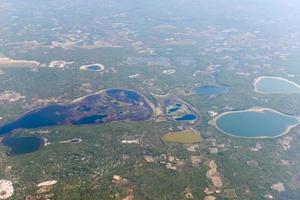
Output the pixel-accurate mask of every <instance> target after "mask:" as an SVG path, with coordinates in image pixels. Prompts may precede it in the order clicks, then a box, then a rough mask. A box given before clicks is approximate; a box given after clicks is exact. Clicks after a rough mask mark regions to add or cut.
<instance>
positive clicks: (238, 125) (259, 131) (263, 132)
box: [214, 108, 300, 138]
mask: <svg viewBox="0 0 300 200" xmlns="http://www.w3.org/2000/svg"><path fill="white" fill-rule="evenodd" d="M214 123H215V125H216V127H217V128H218V129H219V130H220V131H222V132H223V133H226V134H229V135H232V136H237V137H249V138H254V137H263V138H272V137H278V136H280V135H283V134H285V133H288V132H289V131H290V130H291V129H292V128H294V127H295V126H297V125H298V124H299V123H300V121H299V120H298V119H297V117H293V116H288V115H285V114H282V113H280V112H277V111H275V110H272V109H268V108H260V109H249V110H245V111H232V112H226V113H223V114H221V115H219V116H218V117H217V118H216V119H215V121H214Z"/></svg>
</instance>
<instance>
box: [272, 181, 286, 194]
mask: <svg viewBox="0 0 300 200" xmlns="http://www.w3.org/2000/svg"><path fill="white" fill-rule="evenodd" d="M271 189H272V190H275V191H277V192H284V191H285V187H284V184H283V183H281V182H278V183H275V184H273V185H272V186H271Z"/></svg>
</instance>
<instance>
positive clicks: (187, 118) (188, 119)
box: [175, 114, 197, 121]
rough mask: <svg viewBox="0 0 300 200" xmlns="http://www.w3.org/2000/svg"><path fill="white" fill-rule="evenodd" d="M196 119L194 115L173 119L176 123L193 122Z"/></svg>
mask: <svg viewBox="0 0 300 200" xmlns="http://www.w3.org/2000/svg"><path fill="white" fill-rule="evenodd" d="M196 119H197V117H196V115H194V114H186V115H183V116H181V117H177V118H175V120H176V121H194V120H196Z"/></svg>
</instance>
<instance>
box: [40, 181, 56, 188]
mask: <svg viewBox="0 0 300 200" xmlns="http://www.w3.org/2000/svg"><path fill="white" fill-rule="evenodd" d="M56 183H57V180H51V181H44V182H41V183H39V184H37V186H38V187H44V186H50V185H55V184H56Z"/></svg>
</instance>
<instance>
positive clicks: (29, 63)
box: [0, 57, 40, 68]
mask: <svg viewBox="0 0 300 200" xmlns="http://www.w3.org/2000/svg"><path fill="white" fill-rule="evenodd" d="M39 65H40V63H39V62H37V61H33V60H14V59H11V58H7V57H0V67H3V68H5V67H37V66H39Z"/></svg>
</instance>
